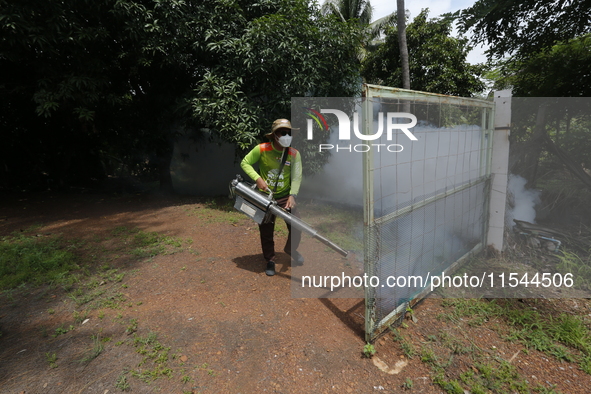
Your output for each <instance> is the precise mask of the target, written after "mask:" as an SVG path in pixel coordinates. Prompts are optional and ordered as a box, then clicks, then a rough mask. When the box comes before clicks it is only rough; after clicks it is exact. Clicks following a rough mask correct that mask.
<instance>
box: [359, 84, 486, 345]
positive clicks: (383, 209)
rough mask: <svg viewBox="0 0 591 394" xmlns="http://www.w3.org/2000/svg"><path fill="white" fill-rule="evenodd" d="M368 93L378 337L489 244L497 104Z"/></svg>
mask: <svg viewBox="0 0 591 394" xmlns="http://www.w3.org/2000/svg"><path fill="white" fill-rule="evenodd" d="M364 93H365V100H364V101H363V104H362V107H363V131H362V133H363V134H365V135H368V136H370V135H372V136H376V138H375V139H373V140H371V146H372V149H366V150H364V152H363V155H364V158H363V182H364V211H365V213H364V226H365V232H364V234H365V236H364V237H365V239H364V249H365V250H364V266H365V267H364V271H365V273H366V275H368V277H371V278H375V280H374V282H373V283H370V285H369V286H366V288H365V299H366V339H367V340H372V339H373V338H375V337H376V336H377V335H378V334H379V333H380V332H381V331H382V329H383V328H384V327H387V325H389V324H391V323H392V322H394V321H395V320H396V319H397V318H399V317H400V316H402V314H403V313H404V311H405V310H406V308H407V306H408V305H409V303H413V302H416V301H418V300H419V299H421V298H422V297H423V296H424V295H425V294H426V293H427V292H428V291H429V287H430V282H431V278H432V277H433V276H437V275H439V274H441V273H443V272H450V271H451V270H453V269H454V267H455V266H456V265H457V264H458V261H460V260H461V259H462V258H463V257H465V256H466V255H467V254H469V253H474V252H477V251H479V250H480V249H481V248H482V246H483V245H485V241H486V220H487V217H488V208H487V207H488V194H489V193H488V186H487V185H488V183H489V177H490V164H489V163H490V156H491V141H492V128H493V125H492V119H493V116H494V114H493V109H494V104H493V103H492V102H488V101H485V100H476V99H466V98H456V97H450V96H441V95H434V94H427V93H421V92H413V91H407V90H401V89H391V88H384V87H378V86H373V85H365V92H364ZM383 125H385V126H383ZM382 126H383V127H385V128H384V129H383V130H382V132H380V133H377V132H376V129H379V128H380V127H382Z"/></svg>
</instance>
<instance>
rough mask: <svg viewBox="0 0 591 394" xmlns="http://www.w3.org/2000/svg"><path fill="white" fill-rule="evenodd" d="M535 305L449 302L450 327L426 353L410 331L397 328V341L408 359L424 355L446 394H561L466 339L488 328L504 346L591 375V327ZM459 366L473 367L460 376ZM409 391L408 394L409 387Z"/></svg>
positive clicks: (429, 342) (427, 343) (428, 338)
mask: <svg viewBox="0 0 591 394" xmlns="http://www.w3.org/2000/svg"><path fill="white" fill-rule="evenodd" d="M529 302H530V303H533V304H534V305H533V306H529V305H524V303H522V302H519V301H518V300H511V299H507V300H482V299H446V300H443V301H442V306H443V307H444V308H445V313H442V314H441V315H439V316H438V319H439V320H441V321H442V322H444V323H447V324H445V325H444V326H442V327H441V328H440V329H439V332H438V333H437V334H429V335H425V336H424V337H423V338H424V340H422V341H421V343H420V351H418V352H417V351H415V347H416V339H414V338H413V336H412V334H411V333H410V332H408V333H407V330H405V329H404V328H396V329H394V328H392V329H391V331H392V332H391V337H392V339H393V340H394V341H395V342H397V343H398V344H399V346H400V350H401V351H402V352H403V353H404V354H405V355H406V357H408V358H411V357H413V356H415V355H416V354H418V355H419V357H420V360H421V362H423V363H424V364H426V365H428V366H429V367H430V369H431V371H432V380H433V382H434V384H436V385H438V386H439V387H440V388H441V390H442V391H443V392H445V393H450V394H455V393H458V394H463V393H464V392H466V391H467V392H470V393H473V394H484V393H522V394H525V393H532V394H533V393H547V394H550V393H552V394H557V393H558V391H556V389H555V387H552V386H543V385H539V384H533V383H531V382H528V380H527V379H526V378H525V377H524V376H522V375H520V373H519V370H518V369H517V368H516V366H515V365H513V364H512V363H511V362H510V361H508V360H506V359H504V358H503V357H506V356H503V357H502V356H501V354H499V353H497V350H496V347H493V348H492V349H485V348H481V347H480V346H479V344H478V343H472V342H471V341H470V339H469V338H468V337H467V336H466V335H463V334H462V333H463V332H464V331H467V330H471V329H475V328H476V327H481V326H486V328H487V329H490V330H493V331H495V330H496V331H497V332H498V334H499V336H501V337H502V338H504V340H506V341H508V342H514V343H518V344H520V345H522V346H523V350H522V351H523V352H531V351H539V352H542V353H544V354H545V355H547V356H550V357H553V358H554V359H556V360H559V361H562V362H572V363H576V364H578V366H579V368H580V369H581V370H582V371H584V372H586V373H591V331H590V329H589V322H588V321H586V320H584V318H581V317H578V316H574V315H572V314H569V313H566V312H562V311H560V310H558V311H556V310H553V309H552V304H551V303H546V304H544V303H543V302H542V301H538V300H529ZM413 339H414V341H415V345H413ZM459 360H461V361H459ZM458 365H472V367H471V368H469V369H464V370H461V369H460V370H458V368H457V366H458ZM403 388H404V389H407V390H408V389H409V388H408V384H405V385H403Z"/></svg>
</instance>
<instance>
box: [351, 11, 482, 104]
mask: <svg viewBox="0 0 591 394" xmlns="http://www.w3.org/2000/svg"><path fill="white" fill-rule="evenodd" d="M427 15H428V10H423V11H422V12H421V13H420V14H419V15H417V17H416V18H415V19H414V20H413V21H412V23H410V24H409V25H408V28H407V40H408V48H409V58H410V59H409V60H410V61H409V68H410V85H411V86H412V88H413V89H415V90H420V91H425V92H432V93H441V94H449V95H456V96H473V95H475V94H477V93H479V92H481V91H482V90H483V89H484V84H483V82H482V81H481V80H480V79H479V77H480V76H481V75H482V72H483V69H484V68H483V66H476V65H470V64H469V63H467V62H466V56H467V54H468V51H469V49H470V48H469V47H467V45H466V40H465V39H457V38H453V37H451V36H450V33H451V23H452V21H451V20H450V19H441V18H440V19H431V20H427ZM399 54H400V51H399V44H398V35H397V29H395V28H390V29H389V30H388V32H387V35H386V41H385V43H384V45H383V46H382V47H381V48H379V49H378V50H377V51H376V52H375V53H373V54H371V55H370V56H369V57H368V58H367V59H366V61H365V62H364V63H363V67H362V75H363V77H364V78H365V79H366V80H367V81H368V82H369V83H374V84H379V85H386V86H402V72H401V60H400V55H399Z"/></svg>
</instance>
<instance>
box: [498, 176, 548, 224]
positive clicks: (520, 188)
mask: <svg viewBox="0 0 591 394" xmlns="http://www.w3.org/2000/svg"><path fill="white" fill-rule="evenodd" d="M526 183H527V180H526V179H525V178H523V177H521V176H519V175H514V174H509V182H508V185H507V196H508V203H507V210H506V214H505V223H506V225H507V226H509V227H512V226H514V225H515V222H514V221H513V219H517V220H522V221H525V222H529V223H535V222H536V209H535V207H536V205H537V204H539V203H540V193H541V192H540V191H539V190H534V189H526V188H525V184H526Z"/></svg>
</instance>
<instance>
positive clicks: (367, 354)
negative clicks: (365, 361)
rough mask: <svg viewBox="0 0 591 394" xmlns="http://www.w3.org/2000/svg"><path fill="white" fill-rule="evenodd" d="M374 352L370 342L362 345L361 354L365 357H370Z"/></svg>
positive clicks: (374, 349)
mask: <svg viewBox="0 0 591 394" xmlns="http://www.w3.org/2000/svg"><path fill="white" fill-rule="evenodd" d="M374 354H376V348H375V347H374V346H373V345H372V344H371V343H366V344H365V346H363V355H364V356H365V357H367V358H372V357H373V355H374Z"/></svg>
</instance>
